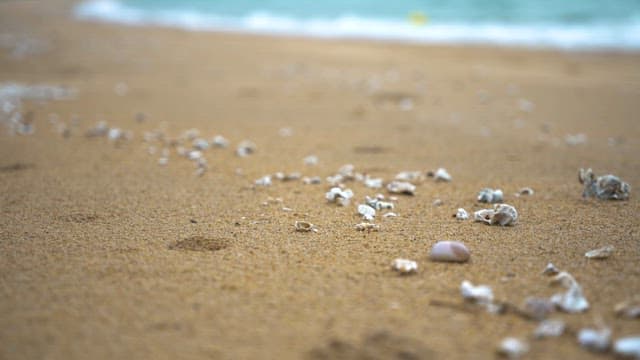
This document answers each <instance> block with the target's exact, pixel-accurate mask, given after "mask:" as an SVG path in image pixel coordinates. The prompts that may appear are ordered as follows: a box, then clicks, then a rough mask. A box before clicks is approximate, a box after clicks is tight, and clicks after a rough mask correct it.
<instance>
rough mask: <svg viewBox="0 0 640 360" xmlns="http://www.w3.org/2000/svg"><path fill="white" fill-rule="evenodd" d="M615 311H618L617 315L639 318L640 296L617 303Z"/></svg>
mask: <svg viewBox="0 0 640 360" xmlns="http://www.w3.org/2000/svg"><path fill="white" fill-rule="evenodd" d="M614 311H615V312H616V315H618V316H621V317H624V318H627V319H634V318H639V317H640V296H637V297H635V298H633V299H631V300H627V301H623V302H621V303H618V304H616V306H615V307H614Z"/></svg>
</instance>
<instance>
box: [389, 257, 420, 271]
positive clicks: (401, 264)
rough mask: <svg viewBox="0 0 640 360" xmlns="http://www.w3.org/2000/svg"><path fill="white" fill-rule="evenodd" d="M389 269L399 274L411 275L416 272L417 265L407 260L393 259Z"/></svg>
mask: <svg viewBox="0 0 640 360" xmlns="http://www.w3.org/2000/svg"><path fill="white" fill-rule="evenodd" d="M391 268H392V269H393V270H395V271H397V272H399V273H400V274H412V273H415V272H416V271H418V263H417V262H415V261H413V260H408V259H395V260H393V263H391Z"/></svg>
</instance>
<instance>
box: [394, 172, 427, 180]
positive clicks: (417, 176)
mask: <svg viewBox="0 0 640 360" xmlns="http://www.w3.org/2000/svg"><path fill="white" fill-rule="evenodd" d="M395 179H396V180H398V181H419V180H422V179H423V177H422V172H421V171H402V172H399V173H398V174H397V175H396V177H395Z"/></svg>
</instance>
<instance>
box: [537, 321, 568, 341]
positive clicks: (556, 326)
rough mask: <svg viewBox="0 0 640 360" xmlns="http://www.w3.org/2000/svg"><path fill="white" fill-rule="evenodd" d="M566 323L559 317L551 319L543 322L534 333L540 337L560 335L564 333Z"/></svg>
mask: <svg viewBox="0 0 640 360" xmlns="http://www.w3.org/2000/svg"><path fill="white" fill-rule="evenodd" d="M565 328H566V325H565V323H564V321H562V320H559V319H549V320H545V321H543V322H541V323H540V324H539V325H538V327H537V328H536V329H535V330H534V332H533V335H534V336H535V337H536V338H538V339H540V338H545V337H558V336H560V335H562V333H563V332H564V329H565Z"/></svg>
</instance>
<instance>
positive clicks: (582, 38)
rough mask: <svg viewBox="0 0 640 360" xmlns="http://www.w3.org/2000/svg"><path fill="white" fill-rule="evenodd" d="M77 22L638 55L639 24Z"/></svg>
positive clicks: (129, 14)
mask: <svg viewBox="0 0 640 360" xmlns="http://www.w3.org/2000/svg"><path fill="white" fill-rule="evenodd" d="M75 16H76V17H77V18H79V19H82V20H91V21H105V22H113V23H119V24H126V25H134V26H149V25H153V26H167V27H175V28H181V29H186V30H192V31H223V32H247V33H253V34H267V35H289V36H290V35H294V36H309V37H317V38H349V39H375V40H387V41H400V42H410V43H425V44H476V45H483V44H489V45H501V46H517V47H532V48H557V49H566V50H592V49H593V50H632V51H638V50H640V21H633V22H626V23H625V22H622V23H593V24H588V25H587V24H581V25H565V24H545V23H540V24H509V23H497V22H495V23H487V22H485V23H478V24H471V23H455V22H449V23H430V24H428V25H424V26H418V25H415V24H411V23H409V22H408V21H397V20H386V19H375V18H364V17H359V16H350V15H345V16H340V17H336V18H307V19H301V18H293V17H287V16H280V15H277V14H273V13H269V12H266V11H255V12H251V13H249V14H247V15H245V16H241V17H232V16H224V15H217V14H207V13H202V12H196V11H192V10H182V11H175V10H171V11H169V10H160V9H157V10H151V9H141V8H135V7H130V6H126V5H124V4H122V3H120V2H118V1H116V0H89V1H85V2H83V3H81V4H79V5H78V6H77V7H76V8H75Z"/></svg>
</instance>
